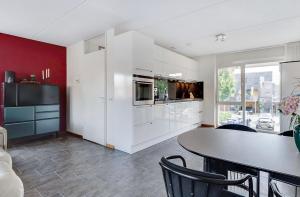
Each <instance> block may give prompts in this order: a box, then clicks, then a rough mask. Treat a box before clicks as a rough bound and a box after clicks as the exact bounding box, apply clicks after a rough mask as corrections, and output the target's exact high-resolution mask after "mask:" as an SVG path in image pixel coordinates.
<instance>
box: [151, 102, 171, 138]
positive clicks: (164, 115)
mask: <svg viewBox="0 0 300 197" xmlns="http://www.w3.org/2000/svg"><path fill="white" fill-rule="evenodd" d="M152 126H153V132H158V136H159V135H164V134H166V133H168V132H169V131H170V128H169V127H170V110H169V104H157V105H154V106H153V124H152Z"/></svg>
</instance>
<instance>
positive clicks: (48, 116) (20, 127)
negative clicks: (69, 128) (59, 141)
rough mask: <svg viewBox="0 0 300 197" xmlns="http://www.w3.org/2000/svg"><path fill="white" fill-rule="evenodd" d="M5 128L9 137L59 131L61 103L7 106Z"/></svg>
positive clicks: (5, 109)
mask: <svg viewBox="0 0 300 197" xmlns="http://www.w3.org/2000/svg"><path fill="white" fill-rule="evenodd" d="M4 128H6V129H7V135H8V139H15V138H20V137H26V136H33V135H37V134H45V133H52V132H58V131H59V129H60V113H59V105H37V106H22V107H5V108H4Z"/></svg>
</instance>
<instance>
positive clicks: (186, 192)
mask: <svg viewBox="0 0 300 197" xmlns="http://www.w3.org/2000/svg"><path fill="white" fill-rule="evenodd" d="M183 161H184V159H183ZM160 165H161V167H162V172H163V177H164V181H165V186H166V190H167V194H168V197H186V196H189V197H190V196H197V197H219V196H221V193H222V190H223V188H224V186H223V185H218V184H214V181H216V182H217V181H218V180H225V176H223V175H217V174H212V173H207V172H200V171H195V170H192V169H188V168H186V167H182V166H179V165H176V164H174V163H171V162H169V161H168V160H167V159H166V158H164V157H163V158H161V162H160ZM184 166H185V162H184Z"/></svg>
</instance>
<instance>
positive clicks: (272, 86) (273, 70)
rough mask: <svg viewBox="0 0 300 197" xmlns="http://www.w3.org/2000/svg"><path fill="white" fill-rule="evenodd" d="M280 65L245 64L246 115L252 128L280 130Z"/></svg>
mask: <svg viewBox="0 0 300 197" xmlns="http://www.w3.org/2000/svg"><path fill="white" fill-rule="evenodd" d="M279 101H280V66H279V64H278V63H268V64H253V65H246V66H245V108H246V110H245V117H246V122H247V123H248V124H249V125H248V126H250V127H251V128H254V129H256V130H258V131H263V132H279V131H280V122H279V119H280V116H279V113H278V109H277V106H278V103H279Z"/></svg>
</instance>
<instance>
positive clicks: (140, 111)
mask: <svg viewBox="0 0 300 197" xmlns="http://www.w3.org/2000/svg"><path fill="white" fill-rule="evenodd" d="M152 108H153V107H152V105H142V106H134V110H133V114H134V117H133V120H134V125H142V124H146V123H152V119H153V118H152Z"/></svg>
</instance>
